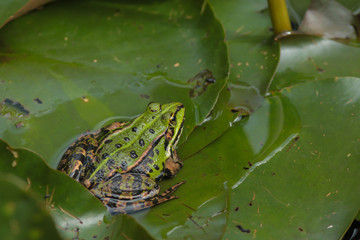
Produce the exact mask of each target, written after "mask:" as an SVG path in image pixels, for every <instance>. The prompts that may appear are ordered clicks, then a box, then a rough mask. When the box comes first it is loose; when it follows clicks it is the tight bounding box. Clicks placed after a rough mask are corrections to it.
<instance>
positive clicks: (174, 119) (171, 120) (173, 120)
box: [170, 115, 176, 126]
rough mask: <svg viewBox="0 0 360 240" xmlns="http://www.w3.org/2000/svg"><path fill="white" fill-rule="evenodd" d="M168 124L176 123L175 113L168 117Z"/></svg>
mask: <svg viewBox="0 0 360 240" xmlns="http://www.w3.org/2000/svg"><path fill="white" fill-rule="evenodd" d="M170 124H171V125H173V126H175V125H176V117H175V115H173V116H172V117H171V118H170Z"/></svg>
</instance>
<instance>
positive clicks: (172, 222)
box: [132, 97, 300, 239]
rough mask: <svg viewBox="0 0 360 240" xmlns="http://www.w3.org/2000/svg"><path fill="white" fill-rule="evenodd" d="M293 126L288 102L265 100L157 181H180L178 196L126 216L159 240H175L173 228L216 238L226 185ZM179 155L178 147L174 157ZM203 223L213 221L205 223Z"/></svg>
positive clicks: (270, 151)
mask: <svg viewBox="0 0 360 240" xmlns="http://www.w3.org/2000/svg"><path fill="white" fill-rule="evenodd" d="M299 128H300V122H299V118H298V115H297V113H296V111H294V108H293V107H292V105H291V104H289V101H287V100H286V99H283V98H279V97H273V98H269V99H266V100H265V101H264V102H263V104H262V106H261V107H260V108H259V109H258V111H256V112H254V113H253V114H252V115H250V117H249V119H248V120H247V121H245V122H243V124H237V125H234V126H233V127H232V128H230V129H229V130H228V131H227V132H226V133H224V134H223V135H222V136H221V137H220V138H219V139H217V140H216V141H215V142H213V143H212V144H210V145H209V146H207V147H206V148H204V149H203V150H202V151H200V152H199V153H197V154H195V155H193V156H191V157H190V158H188V159H186V161H185V162H184V167H183V169H182V170H181V171H180V172H179V174H178V175H177V176H176V177H175V179H171V180H168V181H165V182H163V185H162V186H165V188H166V187H169V186H171V185H173V184H175V183H176V182H178V181H182V180H185V181H186V184H184V185H183V186H181V188H180V189H179V190H177V191H176V195H177V196H179V199H177V200H173V201H171V202H169V203H167V204H162V205H159V206H157V207H155V208H153V209H151V211H148V212H139V213H135V214H133V215H132V216H133V217H134V218H135V219H136V220H137V221H138V222H139V223H141V225H142V226H143V227H144V228H145V229H146V230H147V231H148V232H149V233H150V234H151V235H153V236H154V237H156V238H159V239H160V238H162V239H164V238H166V237H167V236H168V237H169V238H170V239H171V238H172V237H175V238H176V237H177V236H178V235H179V234H180V233H179V231H181V235H180V236H193V235H194V236H198V235H197V234H199V231H200V232H201V231H203V234H204V235H202V236H203V237H202V238H211V239H213V238H212V237H211V236H218V234H219V231H220V230H221V229H223V230H224V228H225V227H226V224H228V220H227V221H225V219H223V218H226V214H227V211H228V204H227V201H228V194H229V188H230V186H232V185H234V184H236V183H237V182H241V181H242V179H243V178H244V176H246V175H247V174H250V171H251V170H250V168H251V166H257V165H260V164H261V163H262V162H263V161H268V160H269V159H271V156H273V155H274V154H275V153H277V152H278V151H281V149H283V148H284V147H287V143H289V142H290V141H291V140H292V139H294V138H295V137H296V134H297V132H298V131H299ZM181 154H182V153H181V151H179V155H180V157H181ZM215 216H216V218H215ZM206 221H209V222H211V221H215V222H217V223H218V224H219V225H218V226H216V227H214V225H211V226H212V227H207V226H206V224H205V222H206ZM193 224H195V225H198V226H193ZM204 224H205V225H204ZM209 224H210V223H209ZM199 226H200V227H199ZM177 229H179V230H177ZM201 229H202V230H201ZM223 230H221V231H223ZM176 233H177V234H176Z"/></svg>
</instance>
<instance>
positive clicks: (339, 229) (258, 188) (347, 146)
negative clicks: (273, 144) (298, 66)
mask: <svg viewBox="0 0 360 240" xmlns="http://www.w3.org/2000/svg"><path fill="white" fill-rule="evenodd" d="M359 88H360V79H358V78H340V79H337V80H333V79H329V80H324V81H318V82H308V83H303V84H299V85H296V86H294V87H292V88H288V89H285V90H284V91H282V92H281V93H280V95H279V96H280V98H281V99H288V100H289V101H290V102H291V104H293V105H294V107H295V109H296V110H297V112H298V113H299V117H300V119H301V125H302V129H301V131H300V133H299V139H298V140H297V141H293V142H291V143H289V144H288V146H287V147H286V148H284V149H283V151H280V152H279V153H278V154H276V155H275V156H274V157H273V158H272V159H271V161H269V162H267V163H266V164H263V165H261V166H259V167H257V168H256V169H255V170H254V171H253V172H252V173H251V174H250V175H249V176H248V177H247V178H246V179H245V180H244V181H243V182H242V184H235V185H233V186H232V193H231V198H230V199H231V201H230V206H229V219H228V225H227V229H226V234H225V236H224V238H228V239H248V237H250V236H252V237H256V238H259V239H269V238H278V237H279V236H281V237H282V238H286V239H295V238H298V239H299V238H302V239H304V238H307V239H319V238H321V239H339V238H340V236H341V235H342V234H343V232H344V231H345V230H346V229H347V227H348V226H349V225H350V224H351V222H352V220H353V219H354V217H355V216H356V214H357V212H358V209H359V205H360V200H359V199H360V187H359V186H360V185H359V184H358V179H359V177H360V175H359V171H358V169H359V167H360V162H359V157H360V153H359V151H358V149H359V146H360V141H359V128H358V122H359V114H358V109H359V107H360V106H359V104H360V102H359V99H360V98H359V97H360V95H359V91H358V89H359ZM344 119H346V120H344ZM235 157H236V156H235ZM237 225H240V226H242V228H243V229H248V230H250V233H244V232H241V231H240V230H239V228H238V227H237Z"/></svg>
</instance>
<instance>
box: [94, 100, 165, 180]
mask: <svg viewBox="0 0 360 240" xmlns="http://www.w3.org/2000/svg"><path fill="white" fill-rule="evenodd" d="M170 107H171V106H170ZM170 107H168V108H164V109H162V110H161V111H162V112H164V113H166V112H167V111H168V110H169V109H170ZM162 116H163V114H159V112H154V113H151V112H149V111H147V112H145V113H143V114H142V115H140V116H139V117H137V118H136V119H134V120H133V121H131V123H130V124H129V125H127V126H126V127H124V128H122V129H119V130H115V131H114V132H112V133H111V134H109V135H108V136H107V137H105V138H104V139H103V141H101V142H102V143H101V144H100V146H99V148H98V151H97V153H96V154H97V156H98V158H99V160H100V164H98V165H97V166H95V167H96V169H97V170H96V171H94V172H93V173H92V174H91V176H90V179H89V180H90V181H96V182H97V181H99V180H101V179H103V178H104V177H105V176H108V174H110V173H111V172H113V170H114V169H115V168H116V169H118V171H119V172H127V171H129V170H130V169H132V168H133V167H135V166H136V165H138V163H139V162H141V161H142V160H148V159H145V157H146V156H147V155H146V154H145V152H149V154H150V155H153V153H154V150H155V148H156V153H158V154H156V155H160V156H161V157H162V158H166V155H167V153H165V149H164V148H161V147H157V146H158V144H159V143H160V142H161V143H162V144H160V145H159V146H164V140H161V138H162V137H163V136H164V134H165V131H166V129H167V127H168V124H167V123H166V124H164V122H163V121H161V120H160V119H159V118H161V117H162ZM155 143H156V144H155ZM150 146H152V147H150ZM149 147H150V148H149ZM146 150H148V151H146ZM150 150H151V151H150ZM155 157H156V158H158V157H157V156H155ZM167 157H168V156H167ZM150 162H151V161H150ZM146 165H148V164H146ZM149 165H150V166H151V163H149ZM158 167H159V171H154V170H156V169H153V168H154V166H151V168H152V170H153V172H154V173H153V174H151V175H153V176H155V174H157V172H161V170H162V168H163V167H162V166H158ZM156 168H157V167H156ZM149 175H150V174H149Z"/></svg>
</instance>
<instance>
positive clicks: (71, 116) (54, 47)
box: [0, 0, 228, 167]
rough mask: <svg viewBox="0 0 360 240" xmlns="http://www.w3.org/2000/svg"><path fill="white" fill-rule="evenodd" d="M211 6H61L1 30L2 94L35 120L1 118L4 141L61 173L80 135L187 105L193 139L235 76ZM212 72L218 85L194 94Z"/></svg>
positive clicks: (75, 3)
mask: <svg viewBox="0 0 360 240" xmlns="http://www.w3.org/2000/svg"><path fill="white" fill-rule="evenodd" d="M201 7H202V4H201V3H199V2H196V1H195V2H194V1H178V0H174V1H165V2H161V3H160V2H151V3H149V4H142V3H141V2H136V1H135V2H133V3H131V4H130V3H126V2H119V1H111V0H108V1H102V2H101V3H100V2H98V1H59V2H56V3H51V4H48V5H46V6H45V7H44V8H43V10H41V11H36V12H32V13H30V14H28V15H26V16H24V17H22V18H19V19H17V20H15V21H13V22H11V23H9V24H7V25H6V26H5V27H4V28H3V29H1V31H0V38H1V48H0V61H1V64H0V85H1V88H0V95H1V96H2V97H3V98H4V99H3V100H6V99H10V100H11V101H13V102H18V103H19V104H21V105H22V106H23V107H24V108H25V109H27V110H28V111H29V112H30V114H29V115H28V116H26V117H23V118H21V119H17V120H16V121H14V120H9V119H6V118H4V117H1V118H0V136H2V137H3V139H5V140H6V141H7V142H9V143H10V144H11V145H12V146H14V147H27V148H30V149H32V150H34V151H36V152H37V153H39V154H40V155H41V156H43V157H44V158H45V159H46V161H47V162H48V163H49V164H50V165H51V166H53V167H55V166H56V164H57V162H58V159H59V156H60V155H61V153H62V151H63V150H64V149H65V147H66V146H67V145H68V144H69V143H70V142H72V141H73V140H74V139H75V138H76V137H77V136H78V135H79V134H81V133H83V132H85V131H88V130H94V129H97V128H99V127H100V126H102V125H104V124H105V123H108V122H111V121H114V120H129V119H130V118H132V117H134V116H136V115H138V114H140V113H142V112H143V111H144V109H145V107H146V105H147V104H148V103H149V102H151V101H158V102H162V103H166V102H170V101H180V102H183V103H184V104H185V106H186V108H187V121H186V125H185V130H184V134H183V139H181V141H183V140H184V139H186V136H187V135H188V134H189V133H190V132H191V131H192V130H193V128H194V127H195V125H196V124H199V123H201V122H202V121H203V120H204V119H205V117H206V115H207V114H208V113H209V112H210V110H211V109H212V108H213V105H214V104H215V102H216V100H217V98H218V94H219V92H220V90H221V89H222V88H223V87H224V85H225V83H226V76H227V73H228V64H227V63H228V60H227V52H226V45H225V43H224V41H223V39H224V35H223V30H222V28H221V25H220V23H219V22H218V21H217V19H216V18H215V17H214V16H213V13H212V11H211V9H210V8H206V10H205V11H203V12H201V11H200V10H201ZM64 14H65V15H64ZM44 19H47V20H46V21H44ZM90 26H91V27H90ZM19 36H21V37H19ZM206 69H208V70H209V71H210V72H211V73H212V75H213V76H214V78H215V79H216V81H213V83H211V84H209V85H208V86H206V89H204V91H201V94H198V95H196V96H190V92H191V90H192V89H193V88H194V87H198V86H196V85H194V84H193V83H192V82H188V80H189V79H192V78H193V77H194V76H196V75H197V74H198V73H200V72H202V71H204V70H206ZM200 86H203V85H200ZM169 93H171V94H169ZM129 103H131V104H129ZM18 122H21V124H20V125H19V124H18Z"/></svg>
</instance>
